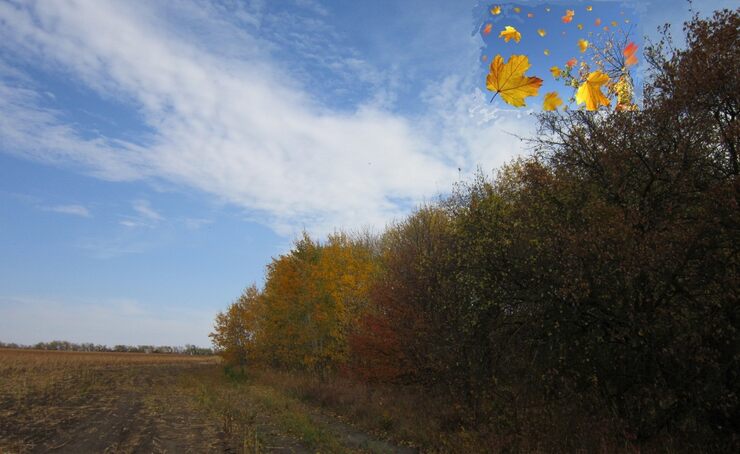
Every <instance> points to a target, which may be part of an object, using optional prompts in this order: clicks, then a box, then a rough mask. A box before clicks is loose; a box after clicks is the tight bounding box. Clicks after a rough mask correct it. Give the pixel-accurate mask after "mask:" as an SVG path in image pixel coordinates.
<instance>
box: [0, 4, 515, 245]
mask: <svg viewBox="0 0 740 454" xmlns="http://www.w3.org/2000/svg"><path fill="white" fill-rule="evenodd" d="M142 5H143V4H142V3H136V4H135V5H134V4H132V3H127V2H105V1H73V0H69V1H62V0H59V1H55V2H33V3H30V4H28V5H25V6H20V5H16V4H14V3H0V20H3V21H4V26H3V27H2V29H0V41H2V42H4V43H5V44H4V45H2V46H3V47H5V48H6V49H7V50H8V51H12V52H14V55H15V56H16V57H17V58H21V57H23V58H27V59H29V61H43V62H45V65H46V66H47V68H50V69H53V70H60V71H64V72H67V73H70V74H73V75H74V76H75V77H76V78H78V79H79V80H81V81H83V82H84V83H85V84H86V85H87V86H88V87H90V88H91V89H93V90H96V91H97V92H98V93H99V94H100V95H101V96H103V97H105V98H106V99H111V100H116V102H121V101H123V102H125V103H128V104H130V105H132V106H134V107H136V108H137V109H138V112H139V113H140V117H141V120H142V121H143V122H144V123H145V124H146V125H147V126H148V127H149V128H150V129H151V130H152V131H153V133H151V136H150V137H148V140H147V141H146V143H145V144H134V143H131V142H128V141H124V140H119V139H117V138H114V137H105V136H100V137H95V138H92V139H91V138H89V137H87V136H84V135H83V133H82V132H81V131H79V130H77V129H76V128H75V127H73V126H72V125H70V124H69V123H67V122H65V120H64V117H63V115H62V113H61V112H57V111H53V110H50V109H49V108H45V107H42V106H43V104H42V103H41V101H40V100H39V99H38V96H39V95H38V93H37V92H36V91H34V90H33V89H32V88H28V87H27V86H9V85H8V84H7V83H2V84H0V109H2V111H3V112H4V115H3V116H2V117H0V140H2V142H3V143H4V146H3V148H4V149H10V150H12V152H14V153H16V154H21V155H23V156H26V157H29V158H31V159H36V160H41V161H43V162H50V163H54V164H61V165H74V166H82V167H83V168H85V169H87V171H89V172H92V173H93V174H94V175H96V176H98V177H100V178H105V179H109V180H134V179H149V180H151V179H164V180H167V181H170V182H175V183H178V184H182V185H184V186H186V187H191V188H196V189H198V190H201V191H205V192H208V193H211V194H214V195H216V196H218V197H219V198H221V199H223V200H225V201H227V202H230V203H233V204H236V205H238V206H241V207H244V208H246V209H248V210H249V211H250V212H251V213H252V214H251V216H252V217H253V218H256V219H260V220H261V221H262V222H265V223H267V224H269V225H271V226H272V227H273V228H274V229H276V230H277V231H278V232H279V233H283V234H292V233H295V232H296V231H298V230H300V228H302V227H304V226H305V227H307V228H308V229H309V230H311V231H313V232H318V233H326V232H328V231H331V230H333V229H334V228H336V227H347V228H353V227H358V226H364V225H373V226H376V227H377V226H382V225H384V224H385V223H386V222H387V221H388V220H390V219H391V218H394V217H398V216H401V215H402V214H403V213H404V212H406V211H407V210H408V207H409V206H411V205H413V204H415V203H417V202H419V201H420V200H422V199H424V198H430V197H433V196H434V194H436V193H438V192H440V191H447V190H448V189H449V188H450V186H451V183H452V182H453V181H454V180H455V179H457V178H458V176H459V173H458V170H457V169H458V167H462V168H463V170H464V171H469V170H470V169H471V167H474V166H475V165H476V164H478V163H479V162H480V160H481V159H482V160H483V162H485V166H486V167H487V166H489V165H493V164H495V163H499V162H500V161H501V160H502V159H504V158H505V157H509V156H511V155H514V154H516V153H518V152H519V151H520V150H521V147H519V146H518V145H517V144H516V143H515V141H512V140H510V139H509V136H507V135H505V134H504V133H503V131H502V130H501V129H500V128H499V127H496V125H497V123H498V120H496V121H491V122H488V123H486V124H480V123H478V124H471V123H470V122H469V121H470V120H471V118H472V117H471V115H473V116H474V115H475V113H474V112H472V113H471V108H470V106H471V105H473V104H474V103H475V102H477V100H476V99H475V98H473V97H472V96H468V97H461V96H460V94H461V93H465V92H466V91H465V90H464V89H463V88H462V87H463V86H462V84H460V81H458V82H457V84H456V83H455V81H446V82H445V83H446V85H445V86H444V87H443V88H444V90H445V93H447V98H445V99H447V100H451V101H452V104H445V102H446V101H444V100H441V101H438V102H437V108H438V109H440V110H439V111H434V112H432V113H430V114H425V115H422V116H421V117H405V116H403V115H400V114H398V113H394V112H392V111H389V110H387V108H386V106H388V105H389V103H387V102H382V101H380V102H379V101H378V99H379V98H377V97H376V98H375V99H374V100H371V101H368V104H365V105H359V106H357V107H355V108H353V109H344V110H333V109H331V108H328V107H326V106H325V105H322V104H320V103H318V102H317V101H316V100H315V98H314V97H313V95H312V94H311V92H310V91H309V90H308V89H307V88H306V87H304V86H302V85H301V84H300V81H296V80H295V78H294V77H292V74H291V72H290V68H283V67H282V66H280V65H279V64H278V63H277V62H276V61H274V60H272V59H271V58H270V57H269V55H266V54H265V53H264V52H260V51H258V50H256V49H255V50H253V51H249V50H247V51H245V52H243V53H242V54H240V55H238V56H237V55H234V54H224V53H219V52H216V51H213V50H208V49H204V48H203V46H201V45H198V44H197V43H193V42H192V41H189V40H188V39H186V38H184V37H183V36H182V35H181V34H180V33H178V32H176V31H174V26H173V24H169V23H165V22H161V20H162V19H161V17H160V16H161V15H157V14H154V13H156V11H149V10H147V9H148V8H154V7H153V6H150V5H149V4H146V5H147V6H142ZM183 5H184V7H183V8H182V10H183V11H194V12H197V13H198V14H201V15H206V16H207V18H206V19H207V20H206V19H203V18H202V17H201V18H199V21H200V22H199V24H202V26H203V27H207V26H211V27H212V26H213V24H217V23H219V20H220V19H219V17H220V16H218V14H220V13H219V11H218V10H217V9H216V8H215V7H213V8H201V7H200V6H202V5H201V4H191V3H187V2H186V3H184V4H183ZM193 14H195V13H193ZM212 16H213V17H212ZM249 19H250V21H252V22H254V23H259V20H260V18H259V16H258V15H257V14H256V13H255V14H253V15H252V16H250V18H249ZM213 33H216V32H213ZM222 33H225V32H222ZM230 38H232V41H233V39H241V40H242V41H243V42H244V43H245V46H246V47H247V48H249V46H256V43H258V42H259V39H258V38H256V37H254V36H251V35H248V34H246V32H245V31H244V30H238V31H234V34H233V36H230ZM229 46H233V42H232V44H229ZM229 46H227V47H229ZM297 58H300V55H298V56H297ZM355 66H356V70H357V71H361V72H367V73H369V72H371V71H363V68H365V67H366V66H367V64H366V63H365V62H363V61H358V62H356V65H355ZM373 77H374V78H375V79H378V78H379V79H378V80H383V79H382V76H377V77H376V76H373ZM368 83H369V82H368ZM469 86H472V85H469ZM389 96H390V97H389ZM455 96H457V97H458V99H457V100H455ZM380 98H382V99H392V96H391V95H387V94H381V96H380ZM459 98H465V99H462V100H460V99H459ZM390 104H392V103H390ZM461 114H462V116H461ZM501 121H502V123H501V125H503V126H504V127H505V128H508V129H514V130H517V131H523V130H526V128H528V122H526V121H518V120H516V119H514V120H512V119H509V118H508V117H505V118H503V119H502V120H501ZM39 131H43V133H41V134H40V133H39ZM137 211H139V210H137ZM153 213H155V214H156V212H153ZM150 214H151V213H150ZM139 215H140V216H139V217H140V218H142V219H147V220H148V221H150V222H153V221H156V219H155V218H153V217H151V216H147V215H146V214H144V212H143V211H139ZM124 222H125V223H129V224H131V223H135V222H136V221H135V220H133V219H126V220H125V221H123V222H122V223H124Z"/></svg>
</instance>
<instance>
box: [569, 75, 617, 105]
mask: <svg viewBox="0 0 740 454" xmlns="http://www.w3.org/2000/svg"><path fill="white" fill-rule="evenodd" d="M608 82H609V76H607V75H606V74H604V73H603V72H601V71H594V72H592V73H590V74H589V75H588V77H587V78H586V81H585V82H583V83H582V84H581V86H580V87H578V91H577V92H576V103H578V104H584V103H585V104H586V110H598V109H599V107H600V106H608V105H609V104H610V101H609V98H607V97H606V96H604V94H603V93H602V92H601V87H602V86H603V85H604V84H606V83H608Z"/></svg>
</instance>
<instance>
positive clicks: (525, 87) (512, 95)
mask: <svg viewBox="0 0 740 454" xmlns="http://www.w3.org/2000/svg"><path fill="white" fill-rule="evenodd" d="M530 66H531V65H530V63H529V59H528V58H527V56H526V55H512V56H511V57H509V61H508V62H506V63H504V59H503V57H501V55H496V57H494V59H493V61H492V62H491V68H490V71H489V73H488V77H486V88H488V89H489V90H490V91H492V92H494V93H495V94H494V97H496V95H498V94H500V95H501V98H502V99H503V100H504V102H506V103H508V104H511V105H512V106H514V107H523V106H525V105H526V104H525V103H524V98H527V97H530V96H537V93H538V92H539V90H540V87H541V86H542V79H540V78H539V77H531V76H525V75H524V73H525V72H527V70H528V69H529V67H530Z"/></svg>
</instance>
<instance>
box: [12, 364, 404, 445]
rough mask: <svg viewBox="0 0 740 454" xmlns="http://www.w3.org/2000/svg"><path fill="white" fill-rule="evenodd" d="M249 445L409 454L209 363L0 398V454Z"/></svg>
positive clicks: (77, 378) (123, 370)
mask: <svg viewBox="0 0 740 454" xmlns="http://www.w3.org/2000/svg"><path fill="white" fill-rule="evenodd" d="M2 378H3V377H0V379H2ZM14 378H16V379H17V378H18V376H15V377H14ZM255 446H258V449H259V452H278V453H285V452H291V453H311V452H374V453H381V452H382V453H386V452H401V453H411V452H414V451H412V450H409V449H407V448H403V447H399V446H395V445H393V444H390V443H388V442H386V441H383V440H381V439H379V438H377V437H375V436H373V435H370V434H367V433H364V432H362V431H360V430H358V429H356V428H354V427H352V426H351V425H349V424H347V423H345V422H342V421H340V420H339V419H338V418H335V417H333V416H330V415H328V414H324V413H321V412H319V411H318V410H317V409H316V408H314V407H311V406H307V405H305V404H304V403H302V402H299V401H298V400H296V399H294V398H291V397H289V396H286V395H283V394H281V393H280V392H279V391H277V390H276V389H273V388H271V387H269V386H264V385H256V384H252V383H249V382H245V383H234V382H233V381H230V380H228V379H226V378H225V377H224V376H223V372H222V369H221V367H220V366H217V365H215V364H213V363H209V364H197V363H193V364H148V365H136V366H122V367H100V368H94V369H91V370H85V371H84V372H82V373H80V372H79V371H78V372H76V373H74V374H69V375H65V376H64V378H63V379H59V380H54V381H53V382H50V384H49V385H48V386H45V387H44V388H42V389H34V390H32V391H29V390H26V391H24V392H18V393H15V394H13V393H7V392H5V393H0V454H9V453H47V452H53V453H73V454H80V453H246V452H250V453H251V452H254V447H255Z"/></svg>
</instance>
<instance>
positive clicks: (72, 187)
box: [0, 0, 736, 346]
mask: <svg viewBox="0 0 740 454" xmlns="http://www.w3.org/2000/svg"><path fill="white" fill-rule="evenodd" d="M588 3H589V4H593V5H594V8H597V7H599V5H600V6H603V7H604V8H612V9H618V8H620V7H621V6H622V5H624V6H625V7H629V8H630V10H631V11H634V14H635V15H636V16H637V17H639V23H640V25H641V33H644V34H647V35H649V36H654V34H655V29H656V28H657V27H658V25H660V24H662V23H665V22H668V23H671V24H673V28H674V32H675V35H677V37H679V36H680V28H681V23H682V22H683V21H684V20H686V19H688V18H689V16H690V13H689V10H688V6H687V4H683V3H681V4H677V3H676V2H673V1H669V0H654V1H649V2H637V1H629V2H599V1H593V2H588ZM735 3H736V2H734V1H730V0H706V1H694V9H695V10H698V11H699V12H701V13H703V14H708V13H710V12H711V11H712V10H714V9H717V8H721V7H731V6H733V5H734V4H735ZM492 4H493V2H480V3H479V2H476V1H461V0H449V1H442V0H426V1H420V0H408V1H394V2H392V1H376V0H374V1H352V2H347V1H339V0H336V1H319V0H284V1H262V0H243V1H242V0H230V1H218V2H215V1H208V0H178V1H143V0H131V1H108V0H88V1H85V0H55V1H53V2H51V1H46V2H45V1H16V0H0V112H2V114H0V341H4V342H19V343H34V342H38V341H50V340H53V339H64V340H69V341H72V342H96V343H104V344H108V345H113V344H119V343H124V344H169V345H178V344H179V345H182V344H185V343H191V344H197V345H202V346H205V345H208V344H209V341H208V338H207V334H208V332H209V331H210V329H211V326H212V321H213V318H214V316H215V313H216V312H217V311H219V310H222V309H223V308H225V306H226V305H227V304H228V303H229V302H231V301H232V300H233V299H235V298H236V297H237V296H238V295H239V294H240V292H241V291H242V289H243V288H245V287H246V286H247V285H249V284H250V283H252V282H257V283H258V284H259V283H261V281H262V277H263V273H264V267H265V265H266V264H267V263H268V262H269V260H270V258H271V257H273V256H276V255H278V254H280V253H282V252H285V251H287V250H288V249H289V247H290V244H291V241H292V238H294V237H295V236H296V235H297V234H298V233H299V232H300V231H301V230H303V229H305V230H307V231H308V232H310V233H312V234H314V235H316V236H319V237H321V236H323V235H326V234H327V233H330V232H332V231H333V230H335V229H349V230H352V229H363V228H370V229H373V230H374V231H376V232H377V231H381V230H382V229H383V227H384V226H385V225H386V224H387V223H388V222H391V221H392V220H393V219H398V218H400V217H402V216H404V215H405V214H407V213H408V212H409V211H410V210H412V209H413V208H414V207H415V206H416V205H417V204H418V203H420V202H423V201H429V200H434V199H435V197H438V196H439V195H441V194H444V193H446V192H447V191H449V190H450V188H451V187H452V184H453V183H454V182H455V181H457V180H459V179H461V178H467V177H469V176H470V175H471V174H472V173H473V172H475V171H476V169H477V168H480V169H482V170H483V171H484V172H488V173H490V172H491V171H492V170H493V169H494V168H496V167H498V166H500V165H501V164H503V163H504V162H506V161H508V160H510V159H512V158H513V157H515V156H517V155H520V154H522V153H526V152H527V147H526V144H525V143H523V142H522V141H521V140H520V139H519V138H518V137H519V136H527V135H530V134H532V133H533V132H534V122H533V118H532V116H531V113H532V110H529V109H514V108H511V107H510V106H507V105H504V104H502V103H489V100H490V93H488V92H485V90H484V84H483V83H482V78H485V65H482V64H481V55H482V54H483V53H484V52H486V46H487V44H486V43H485V42H484V40H483V39H482V38H481V35H480V24H481V16H480V12H481V11H482V10H483V9H484V8H489V7H490V5H492ZM501 4H504V5H505V4H506V3H503V2H502V3H501ZM516 4H517V5H522V6H523V7H531V8H541V7H543V6H544V5H546V4H547V5H552V7H553V8H557V9H564V8H565V7H569V6H572V5H577V6H578V7H583V6H584V5H586V4H587V2H578V1H570V2H558V1H551V2H518V3H516ZM679 40H680V39H679ZM566 42H567V41H562V43H563V44H558V43H553V44H552V45H551V50H552V51H553V52H557V51H558V47H557V46H559V45H566V44H565V43H566ZM571 44H572V43H571ZM538 107H539V106H537V108H538Z"/></svg>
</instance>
